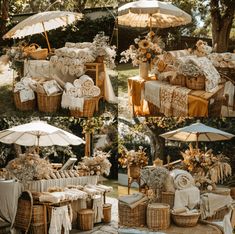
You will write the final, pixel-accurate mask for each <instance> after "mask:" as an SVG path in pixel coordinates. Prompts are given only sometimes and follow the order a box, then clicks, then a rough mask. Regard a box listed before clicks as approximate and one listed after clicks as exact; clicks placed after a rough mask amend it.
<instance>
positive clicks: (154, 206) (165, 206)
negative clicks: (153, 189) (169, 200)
mask: <svg viewBox="0 0 235 234" xmlns="http://www.w3.org/2000/svg"><path fill="white" fill-rule="evenodd" d="M148 207H149V208H158V209H165V208H169V209H170V205H168V204H166V203H152V204H148Z"/></svg>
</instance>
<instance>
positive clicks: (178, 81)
mask: <svg viewBox="0 0 235 234" xmlns="http://www.w3.org/2000/svg"><path fill="white" fill-rule="evenodd" d="M169 81H170V84H172V85H179V86H183V87H184V86H185V85H186V79H185V76H184V75H181V74H177V76H176V77H174V78H173V77H170V78H169Z"/></svg>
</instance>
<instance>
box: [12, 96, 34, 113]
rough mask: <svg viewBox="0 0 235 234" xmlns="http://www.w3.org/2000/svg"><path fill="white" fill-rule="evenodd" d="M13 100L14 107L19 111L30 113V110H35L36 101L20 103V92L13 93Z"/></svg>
mask: <svg viewBox="0 0 235 234" xmlns="http://www.w3.org/2000/svg"><path fill="white" fill-rule="evenodd" d="M13 99H14V103H15V107H16V108H17V109H18V110H20V111H30V110H34V109H35V106H36V99H33V100H29V101H26V102H21V100H20V92H13Z"/></svg>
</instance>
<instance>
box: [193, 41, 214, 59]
mask: <svg viewBox="0 0 235 234" xmlns="http://www.w3.org/2000/svg"><path fill="white" fill-rule="evenodd" d="M211 52H212V47H210V46H208V44H207V42H206V41H203V40H198V41H197V43H196V50H194V52H193V53H194V54H195V55H197V56H198V57H203V56H207V55H208V54H210V53H211Z"/></svg>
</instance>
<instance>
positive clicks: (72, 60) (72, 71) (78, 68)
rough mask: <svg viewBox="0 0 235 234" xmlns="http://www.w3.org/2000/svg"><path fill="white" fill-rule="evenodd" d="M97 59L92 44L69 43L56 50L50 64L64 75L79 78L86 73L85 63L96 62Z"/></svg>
mask: <svg viewBox="0 0 235 234" xmlns="http://www.w3.org/2000/svg"><path fill="white" fill-rule="evenodd" d="M95 59H96V58H95V55H94V46H93V44H92V43H88V42H84V43H69V42H67V43H66V44H65V47H62V48H59V49H56V50H55V56H52V57H51V59H50V63H51V64H52V66H54V67H56V69H57V70H59V71H61V73H62V74H63V75H71V76H76V77H79V76H81V75H83V74H84V73H85V63H90V62H94V61H95Z"/></svg>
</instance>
